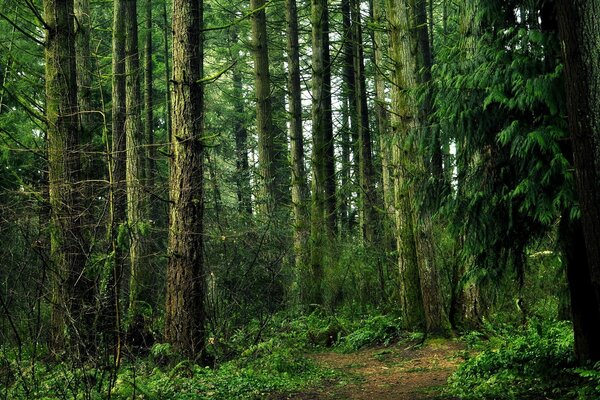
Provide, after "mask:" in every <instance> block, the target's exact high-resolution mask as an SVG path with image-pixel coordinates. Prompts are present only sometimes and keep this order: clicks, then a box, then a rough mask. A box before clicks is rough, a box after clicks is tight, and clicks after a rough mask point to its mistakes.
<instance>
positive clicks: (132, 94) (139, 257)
mask: <svg viewBox="0 0 600 400" xmlns="http://www.w3.org/2000/svg"><path fill="white" fill-rule="evenodd" d="M137 24H138V19H137V0H126V1H125V30H126V35H125V37H126V39H125V53H126V58H125V77H126V79H125V104H126V107H125V108H126V116H125V137H126V157H127V160H126V174H125V179H126V183H127V225H128V227H129V262H130V277H129V310H128V314H129V317H130V318H131V319H132V320H133V319H135V318H138V317H139V314H140V312H141V309H140V306H141V305H142V304H143V303H147V302H149V301H151V299H150V295H149V293H150V286H151V282H150V279H149V278H150V277H151V274H150V268H147V267H146V266H147V265H149V264H148V259H147V255H146V243H145V237H144V236H145V234H146V230H147V222H148V221H147V217H146V214H147V213H146V207H147V204H146V199H145V197H146V196H145V193H144V187H143V185H144V181H145V174H144V158H145V157H144V139H143V135H144V128H143V126H142V119H141V115H142V95H141V85H140V81H141V79H140V74H141V69H140V56H139V47H138V27H137Z"/></svg>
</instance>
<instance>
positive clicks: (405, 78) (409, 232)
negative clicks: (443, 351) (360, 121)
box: [386, 0, 424, 328]
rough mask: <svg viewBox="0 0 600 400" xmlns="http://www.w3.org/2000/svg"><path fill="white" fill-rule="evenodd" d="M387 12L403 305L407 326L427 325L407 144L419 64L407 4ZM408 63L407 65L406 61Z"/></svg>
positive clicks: (390, 0)
mask: <svg viewBox="0 0 600 400" xmlns="http://www.w3.org/2000/svg"><path fill="white" fill-rule="evenodd" d="M386 4H387V12H388V20H389V27H390V46H391V49H390V50H391V54H390V57H391V59H392V62H393V66H394V69H393V70H392V83H393V84H392V104H391V108H392V112H391V115H392V118H391V121H390V122H391V129H392V131H391V134H392V135H393V137H394V140H393V143H394V146H393V148H392V165H391V168H392V171H393V177H394V178H393V180H394V209H395V221H396V230H397V233H396V239H397V240H396V245H397V250H398V264H399V273H400V275H399V276H400V285H399V294H400V307H401V312H402V316H403V320H404V324H405V326H406V327H407V328H414V327H417V326H420V325H422V324H423V320H424V309H423V298H422V295H421V283H420V280H419V266H418V262H417V249H416V243H415V237H414V229H413V218H412V198H411V197H412V192H411V190H410V188H409V177H410V176H409V171H410V169H411V164H412V163H414V157H415V156H414V153H413V149H411V148H409V147H408V146H407V144H406V141H407V140H406V139H407V136H408V135H409V133H410V132H411V130H413V129H415V128H416V118H415V115H416V107H415V106H414V105H413V104H412V100H411V99H410V98H409V96H408V95H407V94H406V93H405V92H404V91H403V90H402V89H405V88H410V87H414V86H415V85H416V76H415V75H414V73H413V74H407V73H406V68H410V66H411V65H412V67H413V69H414V68H416V67H415V61H416V60H415V59H414V55H413V54H412V53H411V51H410V50H411V45H410V41H409V37H408V36H407V35H406V32H407V29H408V26H407V21H406V11H405V10H403V9H405V8H406V7H407V4H406V3H405V2H404V1H403V2H401V3H400V4H397V3H396V2H395V1H394V0H387V3H386ZM405 61H406V62H408V63H409V64H408V65H407V66H405V65H404V64H403V63H404V62H405Z"/></svg>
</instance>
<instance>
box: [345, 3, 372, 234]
mask: <svg viewBox="0 0 600 400" xmlns="http://www.w3.org/2000/svg"><path fill="white" fill-rule="evenodd" d="M350 9H351V10H350V12H351V16H352V43H353V46H354V51H353V56H354V59H353V64H354V94H355V96H356V113H357V122H358V126H357V127H356V130H357V131H358V142H357V143H356V145H357V149H356V153H357V154H359V156H358V165H359V167H358V178H359V179H358V180H359V185H360V190H359V197H360V207H361V232H362V235H363V238H364V240H365V241H366V242H367V243H371V244H374V243H375V242H376V241H377V240H376V237H375V236H376V234H377V233H378V231H379V226H378V221H377V220H378V216H377V211H376V205H377V203H378V201H377V193H376V191H375V182H374V181H375V171H374V167H373V152H372V143H371V129H370V128H369V111H368V105H367V85H366V80H365V66H364V51H363V37H362V26H361V11H360V1H359V0H351V6H350Z"/></svg>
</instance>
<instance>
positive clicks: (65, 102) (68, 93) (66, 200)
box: [43, 0, 94, 350]
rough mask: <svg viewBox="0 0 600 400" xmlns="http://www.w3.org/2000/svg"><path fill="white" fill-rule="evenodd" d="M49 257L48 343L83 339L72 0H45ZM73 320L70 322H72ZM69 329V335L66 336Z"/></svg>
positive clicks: (84, 278)
mask: <svg viewBox="0 0 600 400" xmlns="http://www.w3.org/2000/svg"><path fill="white" fill-rule="evenodd" d="M43 5H44V20H45V23H46V47H45V63H46V65H45V76H46V119H47V124H48V126H47V137H48V172H49V188H50V189H49V198H50V210H51V260H52V267H53V271H52V272H53V274H52V278H53V296H52V315H51V323H52V338H51V345H52V347H53V348H54V349H55V350H61V349H63V348H64V346H65V345H66V344H67V343H66V339H71V340H73V342H74V343H83V344H84V345H88V344H90V343H87V342H88V340H87V339H88V335H89V334H91V320H93V312H94V310H93V308H92V306H93V301H94V298H93V285H92V281H91V280H90V279H89V275H88V273H87V271H86V270H85V266H86V258H87V257H86V254H85V253H84V250H85V249H86V248H87V245H86V243H84V238H83V234H82V226H81V222H82V221H81V215H82V212H83V204H82V199H81V194H80V193H79V188H78V185H77V183H78V182H79V179H80V177H79V173H80V168H81V162H80V153H79V151H80V148H79V143H80V130H79V121H78V107H77V81H76V67H75V59H76V57H75V36H74V21H73V13H74V9H73V0H44V2H43ZM73 324H74V325H73ZM65 332H68V337H65Z"/></svg>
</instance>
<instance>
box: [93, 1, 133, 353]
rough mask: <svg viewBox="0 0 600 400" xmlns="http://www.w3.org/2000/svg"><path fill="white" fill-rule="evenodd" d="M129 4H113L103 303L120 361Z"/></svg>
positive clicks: (123, 263) (104, 313) (125, 202)
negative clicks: (107, 245)
mask: <svg viewBox="0 0 600 400" xmlns="http://www.w3.org/2000/svg"><path fill="white" fill-rule="evenodd" d="M125 111H126V110H125V3H124V1H123V0H114V1H113V25H112V141H111V142H112V148H111V149H110V152H109V157H108V164H109V165H108V169H109V171H110V173H109V182H110V192H109V201H110V214H109V223H108V234H107V236H108V238H109V241H110V248H111V263H110V265H109V268H107V270H105V271H104V275H105V276H104V277H103V280H104V282H105V285H104V287H105V293H103V295H102V298H103V299H106V300H105V303H104V304H103V311H102V313H101V314H102V315H101V316H100V317H101V318H102V319H103V322H102V324H101V326H104V327H105V329H107V330H110V331H111V333H112V334H113V336H114V346H115V351H116V353H115V355H116V357H115V358H116V360H118V359H119V348H120V336H121V333H120V331H121V326H120V324H121V323H120V321H121V311H122V308H121V304H120V303H121V301H120V297H121V296H120V295H121V290H122V283H123V282H122V280H123V271H124V265H125V261H126V260H125V246H126V243H125V235H124V234H123V232H124V231H125V230H124V228H125V223H126V218H127V217H126V209H127V191H126V187H125V168H126V167H125V162H126V161H125V160H126V157H125V142H126V139H125Z"/></svg>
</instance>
